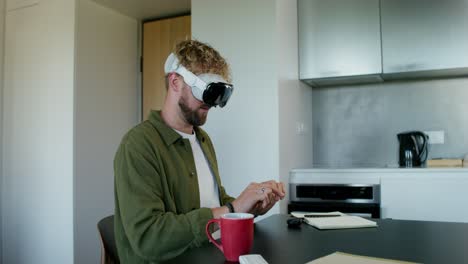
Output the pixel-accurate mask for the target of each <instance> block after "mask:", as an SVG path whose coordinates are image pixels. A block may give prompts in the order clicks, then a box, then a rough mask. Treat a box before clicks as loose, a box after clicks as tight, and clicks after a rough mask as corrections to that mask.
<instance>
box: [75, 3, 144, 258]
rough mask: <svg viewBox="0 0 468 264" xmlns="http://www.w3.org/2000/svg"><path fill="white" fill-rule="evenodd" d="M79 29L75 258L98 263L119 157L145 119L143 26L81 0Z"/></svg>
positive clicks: (77, 54) (78, 11)
mask: <svg viewBox="0 0 468 264" xmlns="http://www.w3.org/2000/svg"><path fill="white" fill-rule="evenodd" d="M76 28H77V31H76V71H75V151H74V153H75V184H74V191H75V197H74V199H75V201H74V207H75V252H74V254H75V263H98V262H99V256H100V251H99V247H100V244H99V237H98V233H97V229H96V224H97V222H98V221H99V220H100V219H102V218H103V217H105V216H108V215H111V214H114V176H113V175H114V173H113V158H114V154H115V151H116V150H117V147H118V146H119V143H120V140H121V139H122V136H123V135H124V133H126V132H127V130H128V129H130V127H132V126H134V125H135V124H136V123H137V122H138V121H139V115H138V113H139V112H138V109H139V98H138V90H139V87H138V86H137V73H138V72H139V70H138V67H139V64H138V54H137V52H138V23H137V21H136V20H135V19H132V18H129V17H126V16H124V15H121V14H120V13H117V12H115V11H113V10H111V9H108V8H106V7H102V6H100V5H98V4H96V3H95V2H92V1H90V0H78V1H77V27H76Z"/></svg>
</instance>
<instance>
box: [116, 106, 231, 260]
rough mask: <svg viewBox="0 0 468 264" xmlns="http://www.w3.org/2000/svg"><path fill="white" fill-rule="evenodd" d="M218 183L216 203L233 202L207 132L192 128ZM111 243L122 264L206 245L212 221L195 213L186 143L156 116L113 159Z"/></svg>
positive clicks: (205, 213)
mask: <svg viewBox="0 0 468 264" xmlns="http://www.w3.org/2000/svg"><path fill="white" fill-rule="evenodd" d="M194 130H195V133H196V136H197V139H198V141H199V142H200V146H201V148H202V150H203V152H204V154H205V156H206V158H207V160H208V162H209V165H210V167H211V171H212V172H213V175H214V177H215V178H216V182H217V184H218V186H219V187H218V188H219V189H218V191H219V198H220V204H221V205H224V204H226V202H228V201H232V200H234V198H232V197H230V196H228V195H227V194H226V192H225V190H224V188H223V187H222V185H221V180H220V177H219V171H218V165H217V161H216V155H215V151H214V148H213V145H212V143H211V140H210V138H209V137H208V135H207V133H206V132H205V131H203V130H202V129H200V128H194ZM114 174H115V226H114V229H115V239H116V243H117V249H118V254H119V258H120V261H121V262H122V263H131V264H137V263H157V262H160V261H163V260H167V259H170V258H173V257H175V256H177V255H179V254H181V253H182V252H184V251H185V250H187V249H189V248H192V247H198V246H200V245H201V244H202V243H204V242H206V241H207V238H206V235H205V231H204V230H205V225H206V223H207V221H208V220H209V219H211V218H212V217H213V215H212V212H211V209H210V208H200V193H199V187H198V176H197V170H196V167H195V161H194V158H193V154H192V149H191V146H190V142H189V141H188V140H187V139H184V138H182V137H181V136H180V135H179V134H178V133H177V132H176V131H174V130H173V129H172V128H170V127H169V126H167V125H166V124H165V123H164V121H163V119H162V118H161V114H160V112H158V111H152V112H151V114H150V116H149V120H146V121H144V122H142V123H141V124H139V125H138V126H136V127H134V128H133V129H131V130H130V131H129V132H128V133H127V134H126V135H125V137H124V138H123V140H122V143H121V144H120V147H119V149H118V150H117V153H116V156H115V160H114Z"/></svg>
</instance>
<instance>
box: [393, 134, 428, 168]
mask: <svg viewBox="0 0 468 264" xmlns="http://www.w3.org/2000/svg"><path fill="white" fill-rule="evenodd" d="M397 137H398V141H399V142H400V149H399V161H398V164H399V165H400V167H421V166H422V165H423V164H424V163H425V162H426V159H427V154H428V149H427V145H428V144H427V141H428V140H429V137H428V136H427V135H426V134H424V133H423V132H421V131H409V132H402V133H399V134H398V135H397Z"/></svg>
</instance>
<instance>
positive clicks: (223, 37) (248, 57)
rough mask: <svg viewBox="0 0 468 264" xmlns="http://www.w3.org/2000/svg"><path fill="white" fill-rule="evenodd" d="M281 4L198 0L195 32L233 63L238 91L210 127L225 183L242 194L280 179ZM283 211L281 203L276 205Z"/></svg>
mask: <svg viewBox="0 0 468 264" xmlns="http://www.w3.org/2000/svg"><path fill="white" fill-rule="evenodd" d="M275 27H276V8H275V4H274V2H273V1H271V0H256V1H251V0H239V1H230V0H200V1H192V34H193V37H194V38H195V39H198V40H200V41H203V42H207V43H209V44H211V45H212V46H213V47H214V48H215V49H217V50H218V51H219V52H220V53H221V54H222V55H223V56H224V57H225V58H226V59H227V60H228V63H230V65H231V67H232V72H233V83H234V87H235V90H234V93H233V95H232V97H231V100H230V101H229V103H228V104H227V105H226V107H225V108H222V109H221V108H220V109H212V110H211V111H210V114H209V117H208V122H207V124H206V125H205V129H206V130H207V131H208V133H209V134H210V136H211V138H212V140H213V143H214V145H215V148H216V152H217V156H218V162H219V167H220V173H221V177H222V182H223V185H224V186H225V187H226V189H227V191H228V193H229V194H230V195H233V196H237V195H239V194H240V192H241V191H242V190H243V189H244V188H245V187H246V186H247V185H248V184H249V183H250V182H252V181H256V182H261V181H265V180H268V179H275V180H278V167H279V165H278V161H279V153H278V152H279V146H278V82H277V79H276V77H275V76H277V59H276V52H277V50H276V46H275V45H274V43H275V41H276V35H275ZM275 211H278V208H276V209H275Z"/></svg>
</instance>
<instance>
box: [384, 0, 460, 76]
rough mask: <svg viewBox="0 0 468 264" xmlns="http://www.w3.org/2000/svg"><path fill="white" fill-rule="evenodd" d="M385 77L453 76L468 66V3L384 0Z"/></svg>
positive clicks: (448, 0) (429, 0) (450, 0)
mask: <svg viewBox="0 0 468 264" xmlns="http://www.w3.org/2000/svg"><path fill="white" fill-rule="evenodd" d="M381 16H382V54H383V72H384V78H386V77H387V76H388V77H392V74H394V77H401V76H405V75H407V76H410V77H411V76H415V77H418V76H417V75H418V74H419V75H420V76H421V77H424V76H450V75H460V74H465V73H466V70H467V68H466V67H468V0H446V1H441V0H382V1H381Z"/></svg>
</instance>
